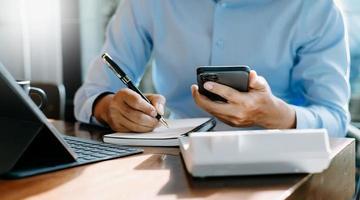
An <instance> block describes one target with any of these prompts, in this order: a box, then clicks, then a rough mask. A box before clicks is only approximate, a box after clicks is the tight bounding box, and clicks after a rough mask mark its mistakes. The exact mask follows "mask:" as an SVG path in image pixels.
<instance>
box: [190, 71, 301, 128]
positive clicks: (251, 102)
mask: <svg viewBox="0 0 360 200" xmlns="http://www.w3.org/2000/svg"><path fill="white" fill-rule="evenodd" d="M249 79H250V80H249V92H247V93H246V92H239V91H237V90H235V89H233V88H230V87H228V86H225V85H221V84H218V83H215V82H206V83H205V84H204V88H205V89H207V90H208V91H210V92H212V93H215V94H218V95H220V96H221V97H223V98H225V99H227V101H228V102H227V103H224V102H214V101H211V100H209V99H208V98H207V97H205V96H203V95H201V94H200V93H199V91H198V86H197V85H192V87H191V91H192V95H193V97H194V100H195V102H196V104H197V105H198V106H199V107H201V108H202V109H204V110H205V111H207V112H208V113H210V114H212V115H214V116H215V117H217V118H218V119H220V120H221V121H223V122H225V123H227V124H229V125H231V126H237V127H246V126H253V125H258V126H262V127H264V128H279V129H280V128H295V124H296V115H295V111H294V110H293V109H292V108H291V107H290V106H289V105H288V104H287V103H285V102H284V101H282V100H281V99H279V98H277V97H275V96H274V95H272V93H271V90H270V87H269V85H268V84H267V82H266V80H265V79H264V78H263V77H261V76H258V75H257V74H256V72H255V71H253V70H252V71H251V72H250V77H249Z"/></svg>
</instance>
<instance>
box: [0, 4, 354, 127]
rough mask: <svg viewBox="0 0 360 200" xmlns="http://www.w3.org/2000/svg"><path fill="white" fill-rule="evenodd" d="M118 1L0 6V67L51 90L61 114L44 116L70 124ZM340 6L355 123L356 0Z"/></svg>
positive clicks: (147, 86)
mask: <svg viewBox="0 0 360 200" xmlns="http://www.w3.org/2000/svg"><path fill="white" fill-rule="evenodd" d="M119 1H120V0H31V1H30V0H12V1H0V30H1V31H0V44H1V45H0V62H2V63H3V64H4V65H5V66H6V67H7V69H8V70H10V72H11V73H12V74H13V76H14V77H15V78H16V79H18V80H31V81H32V83H34V84H36V85H39V86H43V87H48V88H52V86H56V87H55V88H57V89H58V90H59V91H60V93H61V94H62V95H63V98H64V99H63V102H62V104H63V105H62V106H63V109H64V111H65V112H64V113H62V114H60V115H51V114H49V115H48V116H49V117H54V118H61V119H65V120H67V121H74V116H73V98H74V94H75V92H76V90H77V89H78V87H80V85H81V83H82V80H83V78H84V75H85V74H86V72H87V70H88V67H89V65H90V63H91V61H92V60H93V59H94V57H95V56H97V55H98V53H99V51H100V49H101V46H102V43H103V41H104V31H105V27H106V25H107V23H108V20H109V18H110V17H111V16H112V14H113V13H114V11H115V9H116V6H117V4H118V3H119ZM340 3H341V4H342V7H343V10H344V14H345V15H346V21H347V24H348V30H349V40H350V46H351V59H352V64H351V86H352V101H351V104H350V110H351V113H352V118H353V121H355V122H356V121H360V1H359V0H341V2H340ZM149 69H150V70H151V68H149ZM141 87H142V89H143V90H145V91H147V92H149V91H151V90H152V81H151V76H148V73H147V74H146V75H145V77H144V79H143V82H142V84H141ZM49 92H51V91H50V89H49Z"/></svg>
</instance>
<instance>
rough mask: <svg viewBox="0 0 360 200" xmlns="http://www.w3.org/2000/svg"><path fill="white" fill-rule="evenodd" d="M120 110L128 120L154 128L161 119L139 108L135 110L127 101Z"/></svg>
mask: <svg viewBox="0 0 360 200" xmlns="http://www.w3.org/2000/svg"><path fill="white" fill-rule="evenodd" d="M119 112H120V113H121V114H122V115H123V116H124V117H125V118H127V119H128V120H130V121H132V122H134V123H136V124H139V125H140V126H146V127H149V128H154V127H156V126H157V125H158V123H159V121H158V120H157V119H156V118H154V117H151V116H149V115H146V114H144V113H143V112H140V111H138V110H135V109H133V108H131V107H130V106H128V105H127V104H126V103H124V105H122V106H121V108H120V109H119Z"/></svg>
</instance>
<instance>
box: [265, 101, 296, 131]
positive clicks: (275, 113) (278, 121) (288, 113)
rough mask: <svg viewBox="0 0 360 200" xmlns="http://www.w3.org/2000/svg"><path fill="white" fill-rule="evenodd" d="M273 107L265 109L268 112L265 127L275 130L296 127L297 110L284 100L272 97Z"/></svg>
mask: <svg viewBox="0 0 360 200" xmlns="http://www.w3.org/2000/svg"><path fill="white" fill-rule="evenodd" d="M270 99H271V100H270V102H271V106H267V107H266V108H265V109H266V110H267V111H268V112H267V116H266V117H265V120H264V124H263V126H264V127H265V128H274V129H292V128H295V127H296V113H295V110H294V109H293V108H292V107H291V106H290V105H289V104H287V103H286V102H284V101H283V100H281V99H279V98H277V97H275V96H273V95H271V98H270Z"/></svg>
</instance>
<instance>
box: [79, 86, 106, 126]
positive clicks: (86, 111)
mask: <svg viewBox="0 0 360 200" xmlns="http://www.w3.org/2000/svg"><path fill="white" fill-rule="evenodd" d="M107 94H113V93H111V92H108V91H106V92H102V93H99V94H96V95H93V96H91V97H89V98H88V99H87V100H86V101H85V102H84V105H83V106H82V110H81V112H80V113H81V115H80V119H79V120H80V121H82V122H84V123H90V124H96V125H102V126H104V125H103V124H101V123H100V122H99V121H98V120H96V119H95V117H94V115H93V110H94V106H95V103H96V102H97V101H98V100H99V99H100V98H101V97H103V96H105V95H107Z"/></svg>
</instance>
